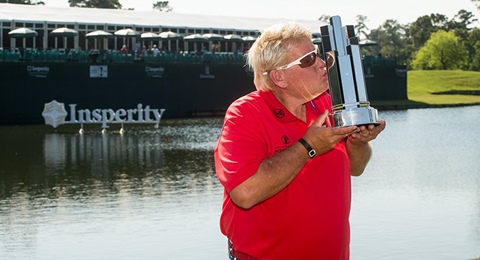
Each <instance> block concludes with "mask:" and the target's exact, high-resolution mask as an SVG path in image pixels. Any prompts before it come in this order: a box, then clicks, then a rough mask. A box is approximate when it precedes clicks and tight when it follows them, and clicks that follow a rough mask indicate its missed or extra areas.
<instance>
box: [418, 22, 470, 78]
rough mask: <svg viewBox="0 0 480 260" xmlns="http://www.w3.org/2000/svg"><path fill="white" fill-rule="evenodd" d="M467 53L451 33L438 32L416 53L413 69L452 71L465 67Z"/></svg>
mask: <svg viewBox="0 0 480 260" xmlns="http://www.w3.org/2000/svg"><path fill="white" fill-rule="evenodd" d="M467 58H468V51H467V49H466V48H465V47H464V45H463V44H462V43H461V42H460V41H459V39H458V37H457V36H455V34H454V33H453V32H447V31H444V30H439V31H437V32H435V33H433V34H432V35H431V36H430V39H428V41H427V42H426V43H425V45H424V46H423V47H422V48H421V49H420V50H419V51H418V52H417V53H416V55H415V58H414V59H413V62H412V68H414V69H435V70H453V69H460V68H462V67H463V66H465V64H466V62H467Z"/></svg>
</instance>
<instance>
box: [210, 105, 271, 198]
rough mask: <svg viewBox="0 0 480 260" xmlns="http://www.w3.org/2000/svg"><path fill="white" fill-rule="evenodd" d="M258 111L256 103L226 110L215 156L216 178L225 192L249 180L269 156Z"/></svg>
mask: <svg viewBox="0 0 480 260" xmlns="http://www.w3.org/2000/svg"><path fill="white" fill-rule="evenodd" d="M261 111H262V110H261V109H259V107H258V106H257V105H256V103H255V102H235V103H234V104H232V105H231V106H230V108H229V109H228V110H227V113H226V116H225V121H224V125H223V128H222V131H221V133H220V137H219V140H218V143H217V146H216V148H215V152H214V155H215V168H216V174H217V177H218V179H219V180H220V182H221V183H222V185H223V186H224V187H225V190H226V191H227V192H230V191H231V190H233V189H234V188H235V187H237V186H238V185H239V184H241V183H242V182H244V181H245V180H247V179H248V178H249V177H250V176H252V175H253V174H254V173H255V172H256V171H257V169H258V167H259V165H260V163H261V162H262V161H263V160H264V159H265V158H267V156H268V145H267V141H266V138H265V137H264V136H263V135H264V132H265V131H264V129H262V124H261V123H260V122H259V121H260V118H259V117H258V113H261Z"/></svg>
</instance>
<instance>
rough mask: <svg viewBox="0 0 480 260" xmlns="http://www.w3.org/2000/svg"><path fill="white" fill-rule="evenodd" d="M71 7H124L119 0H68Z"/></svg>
mask: <svg viewBox="0 0 480 260" xmlns="http://www.w3.org/2000/svg"><path fill="white" fill-rule="evenodd" d="M68 3H69V4H70V6H71V7H88V8H105V9H122V5H121V4H120V2H118V0H68Z"/></svg>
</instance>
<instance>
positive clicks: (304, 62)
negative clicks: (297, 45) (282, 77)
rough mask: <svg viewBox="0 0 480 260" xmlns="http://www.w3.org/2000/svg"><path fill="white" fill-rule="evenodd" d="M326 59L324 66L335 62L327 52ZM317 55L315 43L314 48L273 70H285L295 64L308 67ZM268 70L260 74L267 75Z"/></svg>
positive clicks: (329, 65)
mask: <svg viewBox="0 0 480 260" xmlns="http://www.w3.org/2000/svg"><path fill="white" fill-rule="evenodd" d="M326 56H327V58H326V61H324V62H325V67H328V68H331V67H332V66H333V65H334V64H335V57H334V56H333V55H332V54H331V53H329V52H327V53H326ZM317 57H320V56H319V53H318V45H315V50H313V51H311V52H309V53H307V54H305V55H303V56H302V57H300V58H298V59H296V60H294V61H292V62H290V63H288V64H286V65H283V66H280V67H278V68H275V70H286V69H289V68H291V67H293V66H295V65H298V66H300V68H302V69H304V68H308V67H310V66H312V65H313V64H315V61H316V60H317ZM268 72H270V71H265V72H263V73H262V74H263V75H267V74H268Z"/></svg>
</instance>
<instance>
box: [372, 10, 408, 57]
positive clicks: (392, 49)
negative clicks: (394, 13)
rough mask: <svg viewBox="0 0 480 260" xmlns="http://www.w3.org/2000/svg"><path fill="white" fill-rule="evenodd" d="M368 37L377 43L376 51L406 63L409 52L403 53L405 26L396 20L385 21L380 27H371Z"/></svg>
mask: <svg viewBox="0 0 480 260" xmlns="http://www.w3.org/2000/svg"><path fill="white" fill-rule="evenodd" d="M368 38H369V39H370V40H373V41H376V42H377V43H378V46H379V47H380V49H378V52H379V53H381V54H382V55H383V56H384V57H391V58H396V59H397V62H398V63H401V64H404V63H407V61H408V58H409V56H410V54H409V53H405V50H406V48H405V46H406V40H405V26H403V25H401V24H399V23H398V22H397V21H396V20H387V21H385V22H384V23H383V24H382V25H381V26H380V27H378V28H377V29H373V30H372V31H371V32H370V34H369V35H368ZM377 54H378V53H377Z"/></svg>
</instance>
